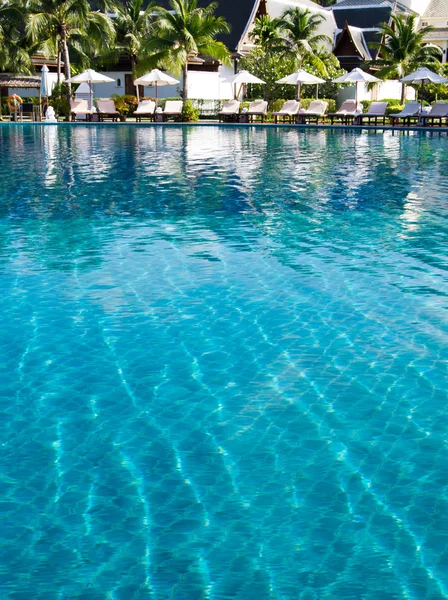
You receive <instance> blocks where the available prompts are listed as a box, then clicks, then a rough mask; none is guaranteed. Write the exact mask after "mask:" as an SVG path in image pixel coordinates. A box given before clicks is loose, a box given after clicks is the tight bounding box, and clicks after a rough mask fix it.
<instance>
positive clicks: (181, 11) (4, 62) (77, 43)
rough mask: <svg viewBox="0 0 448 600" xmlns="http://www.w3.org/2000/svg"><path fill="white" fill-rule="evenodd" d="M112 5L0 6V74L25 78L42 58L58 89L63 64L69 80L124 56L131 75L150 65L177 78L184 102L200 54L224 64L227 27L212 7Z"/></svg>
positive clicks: (4, 2)
mask: <svg viewBox="0 0 448 600" xmlns="http://www.w3.org/2000/svg"><path fill="white" fill-rule="evenodd" d="M112 2H113V0H111V1H109V0H100V2H95V7H93V4H92V3H91V2H89V0H0V71H6V70H7V71H12V72H19V73H30V72H31V68H32V65H31V59H30V56H31V54H32V53H35V52H36V51H40V52H41V53H43V54H44V55H45V56H46V57H56V58H57V64H58V74H59V77H58V83H60V80H61V78H60V73H61V64H63V65H64V75H65V78H66V79H68V78H69V77H70V76H71V74H73V72H76V71H80V70H82V69H84V68H86V67H87V66H91V65H93V64H95V65H99V66H101V65H107V64H110V63H113V62H116V61H117V59H118V58H119V56H120V55H127V56H128V57H129V59H130V61H131V65H132V72H133V74H134V75H140V74H142V72H143V71H146V70H148V69H149V68H152V67H156V66H158V67H162V68H163V67H165V68H168V69H169V70H171V71H172V72H173V73H175V74H178V73H180V72H182V73H183V75H184V98H186V97H187V95H188V93H187V92H188V71H187V63H188V62H189V61H190V60H192V59H194V58H195V57H197V56H198V55H203V56H208V57H211V58H215V59H217V60H219V61H221V62H224V63H229V61H230V53H229V51H228V49H227V48H226V46H225V45H224V44H223V43H222V42H219V41H217V40H216V38H217V36H218V35H220V34H222V33H228V32H229V30H230V28H229V25H228V24H227V22H226V21H225V19H223V18H222V17H219V16H216V15H215V14H214V13H215V10H216V6H217V5H216V3H211V4H209V5H208V6H201V7H199V6H198V5H197V0H170V9H169V10H167V9H165V8H161V7H159V6H155V4H154V3H150V4H149V5H148V4H147V3H146V2H145V1H144V0H121V1H119V2H115V3H113V4H112ZM110 10H112V11H113V13H114V17H113V18H110V16H108V13H107V11H110ZM68 93H70V86H68Z"/></svg>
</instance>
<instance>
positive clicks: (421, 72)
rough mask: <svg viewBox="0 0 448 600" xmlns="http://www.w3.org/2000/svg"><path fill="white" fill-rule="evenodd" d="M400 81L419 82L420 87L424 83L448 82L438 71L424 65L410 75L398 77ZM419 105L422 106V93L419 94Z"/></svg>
mask: <svg viewBox="0 0 448 600" xmlns="http://www.w3.org/2000/svg"><path fill="white" fill-rule="evenodd" d="M400 81H401V82H402V83H414V84H416V85H418V84H420V85H421V87H422V88H423V86H424V85H425V83H448V79H446V78H445V77H442V75H439V74H438V73H434V72H433V71H431V70H430V69H427V68H426V67H420V69H417V70H416V71H414V72H413V73H411V74H410V75H406V77H403V78H402V79H400ZM420 106H421V108H423V95H422V94H420Z"/></svg>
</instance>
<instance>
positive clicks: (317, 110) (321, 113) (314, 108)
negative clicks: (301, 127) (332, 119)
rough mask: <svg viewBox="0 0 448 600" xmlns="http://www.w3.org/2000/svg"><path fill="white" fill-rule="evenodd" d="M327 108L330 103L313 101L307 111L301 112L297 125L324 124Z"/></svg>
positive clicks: (298, 115)
mask: <svg viewBox="0 0 448 600" xmlns="http://www.w3.org/2000/svg"><path fill="white" fill-rule="evenodd" d="M327 106H328V102H324V101H323V100H313V101H312V102H311V104H310V105H309V107H308V109H307V110H303V111H300V112H299V113H298V114H297V123H302V124H303V123H312V122H314V123H319V121H322V122H324V120H325V111H326V110H327Z"/></svg>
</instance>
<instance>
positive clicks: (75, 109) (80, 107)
mask: <svg viewBox="0 0 448 600" xmlns="http://www.w3.org/2000/svg"><path fill="white" fill-rule="evenodd" d="M70 112H72V113H75V115H90V114H91V113H92V111H91V110H90V109H89V105H88V104H87V100H70Z"/></svg>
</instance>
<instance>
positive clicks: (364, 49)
mask: <svg viewBox="0 0 448 600" xmlns="http://www.w3.org/2000/svg"><path fill="white" fill-rule="evenodd" d="M348 31H349V33H350V35H351V38H352V40H353V43H354V44H355V47H356V49H357V50H358V52H359V54H360V55H361V56H362V57H363V59H364V60H372V56H371V54H370V50H369V48H368V46H367V43H366V40H365V39H364V33H363V30H362V29H360V28H359V27H353V26H351V25H349V26H348Z"/></svg>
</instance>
